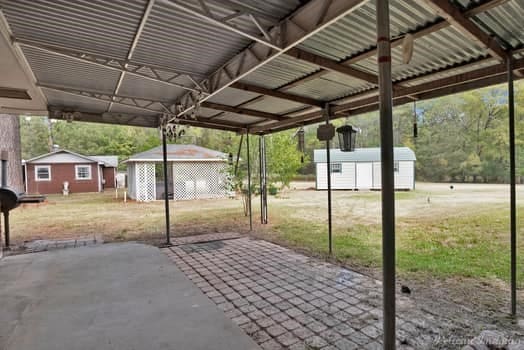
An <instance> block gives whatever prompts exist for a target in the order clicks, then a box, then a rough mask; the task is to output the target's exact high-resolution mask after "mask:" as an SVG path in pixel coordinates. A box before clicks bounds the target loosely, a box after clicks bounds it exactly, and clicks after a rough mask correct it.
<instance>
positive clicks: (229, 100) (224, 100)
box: [208, 88, 260, 106]
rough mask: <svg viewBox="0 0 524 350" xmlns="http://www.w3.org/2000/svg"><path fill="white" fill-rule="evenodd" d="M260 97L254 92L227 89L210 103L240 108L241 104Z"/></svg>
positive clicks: (212, 98)
mask: <svg viewBox="0 0 524 350" xmlns="http://www.w3.org/2000/svg"><path fill="white" fill-rule="evenodd" d="M258 96H260V95H259V94H255V93H253V92H249V91H243V90H238V89H232V88H227V89H224V90H222V91H221V92H220V93H219V94H217V95H215V96H213V97H211V98H210V99H209V100H208V101H209V102H214V103H220V104H224V105H230V106H238V105H239V104H242V103H244V102H247V101H249V100H252V99H254V98H255V97H258Z"/></svg>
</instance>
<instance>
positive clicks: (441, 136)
mask: <svg viewBox="0 0 524 350" xmlns="http://www.w3.org/2000/svg"><path fill="white" fill-rule="evenodd" d="M515 91H516V103H517V108H516V128H517V130H516V142H517V174H518V176H519V180H522V178H524V159H523V157H522V156H521V155H522V154H523V152H524V142H523V137H522V136H523V135H524V84H522V83H517V84H516V90H515ZM393 119H394V135H395V138H394V139H395V145H396V146H407V147H410V148H412V149H413V150H414V151H415V154H416V157H417V162H416V178H417V180H419V181H437V182H438V181H454V182H507V181H508V180H509V178H508V174H509V151H508V150H509V136H508V135H509V134H508V107H507V89H506V87H505V86H504V85H500V86H495V87H491V88H485V89H479V90H474V91H469V92H466V93H462V94H457V95H452V96H448V97H443V98H438V99H433V100H429V101H421V102H414V103H413V104H408V105H403V106H399V107H396V108H395V109H394V116H393ZM334 123H335V124H336V126H339V125H342V124H344V123H349V124H352V125H354V126H356V127H358V128H360V129H361V132H360V133H359V134H358V137H357V147H378V146H379V145H380V126H379V117H378V113H377V112H373V113H368V114H365V115H361V116H356V117H351V118H347V119H346V120H344V119H338V120H335V121H334ZM20 124H21V139H22V157H23V159H30V158H32V157H35V156H38V155H40V154H44V153H47V152H49V151H50V150H52V149H53V146H57V147H59V148H62V149H68V150H71V151H74V152H78V153H81V154H85V155H117V156H119V159H120V160H123V159H126V158H127V157H129V156H130V155H132V154H135V153H138V152H142V151H145V150H147V149H150V148H152V147H156V146H158V145H160V142H161V140H160V137H159V131H158V130H157V129H148V128H137V127H130V126H115V125H104V124H93V123H81V122H73V123H68V122H66V121H53V120H49V119H47V118H44V117H21V121H20ZM414 124H416V131H415V130H414V129H415V127H414ZM316 128H317V126H316V125H311V126H306V127H305V128H304V130H305V145H304V146H305V147H304V150H305V151H304V152H305V153H304V155H302V154H301V152H300V151H299V150H298V147H297V146H298V145H297V142H298V138H297V137H296V131H297V129H294V130H288V131H284V132H279V133H276V134H273V135H267V136H266V137H265V139H266V149H267V163H268V174H269V180H270V182H275V183H276V182H279V183H282V184H284V185H285V184H288V183H289V181H290V180H291V179H292V178H293V176H295V174H296V173H297V172H299V173H301V174H314V164H313V163H312V161H313V159H312V156H313V150H314V149H318V148H324V147H325V145H324V143H321V142H320V141H318V140H317V139H316ZM184 129H185V134H184V136H182V137H179V138H178V139H177V140H172V141H171V142H177V143H191V144H196V145H200V146H203V147H207V148H211V149H215V150H219V151H222V152H225V153H231V154H232V155H233V156H234V158H235V159H236V157H237V152H238V150H239V143H240V140H241V136H240V135H237V134H235V133H232V132H226V131H216V130H208V129H200V128H189V127H184ZM415 134H416V135H415ZM415 136H416V137H415ZM243 143H244V144H243V146H242V147H241V148H240V149H241V153H240V159H241V161H240V165H239V169H240V172H245V170H246V166H247V165H246V163H247V152H246V145H245V138H244V139H243ZM333 147H338V145H337V142H336V140H334V141H333ZM250 159H251V164H252V173H253V175H254V177H255V178H256V177H257V176H258V137H256V136H251V137H250ZM520 182H522V181H520Z"/></svg>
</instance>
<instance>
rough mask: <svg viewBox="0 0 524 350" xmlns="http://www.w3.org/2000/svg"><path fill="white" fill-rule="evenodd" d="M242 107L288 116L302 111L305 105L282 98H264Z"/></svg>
mask: <svg viewBox="0 0 524 350" xmlns="http://www.w3.org/2000/svg"><path fill="white" fill-rule="evenodd" d="M242 107H244V108H249V109H256V110H258V111H262V112H267V113H274V114H286V113H290V112H293V111H295V110H297V109H300V108H302V107H304V105H303V104H301V103H297V102H291V101H287V100H283V99H281V98H276V97H271V96H265V97H264V98H261V99H260V100H256V101H254V102H252V103H246V104H245V105H244V106H242Z"/></svg>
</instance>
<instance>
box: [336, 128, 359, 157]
mask: <svg viewBox="0 0 524 350" xmlns="http://www.w3.org/2000/svg"><path fill="white" fill-rule="evenodd" d="M357 132H358V129H357V128H354V127H352V126H351V125H343V126H341V127H339V128H337V134H338V143H339V146H340V150H341V151H342V152H353V151H354V150H355V141H356V139H357Z"/></svg>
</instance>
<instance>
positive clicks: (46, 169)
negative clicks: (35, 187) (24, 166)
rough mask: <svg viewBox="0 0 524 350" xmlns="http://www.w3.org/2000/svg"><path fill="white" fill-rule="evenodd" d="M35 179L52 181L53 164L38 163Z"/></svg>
mask: <svg viewBox="0 0 524 350" xmlns="http://www.w3.org/2000/svg"><path fill="white" fill-rule="evenodd" d="M35 180H36V181H51V166H49V165H37V166H36V167H35Z"/></svg>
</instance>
